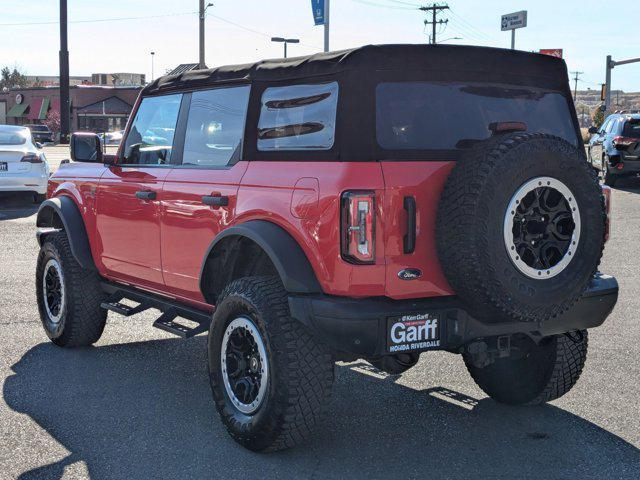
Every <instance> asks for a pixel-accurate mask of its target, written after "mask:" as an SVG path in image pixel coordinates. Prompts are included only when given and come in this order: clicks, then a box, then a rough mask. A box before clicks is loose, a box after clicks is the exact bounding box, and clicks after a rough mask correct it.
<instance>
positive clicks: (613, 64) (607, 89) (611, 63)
mask: <svg viewBox="0 0 640 480" xmlns="http://www.w3.org/2000/svg"><path fill="white" fill-rule="evenodd" d="M637 62H640V57H638V58H630V59H628V60H619V61H617V62H616V61H614V60H612V59H611V55H607V65H606V74H605V79H606V80H605V81H606V83H605V87H604V88H605V90H604V92H605V100H604V114H605V116H606V113H607V111H608V110H609V107H610V106H611V70H613V69H614V68H615V67H617V66H618V65H626V64H628V63H637Z"/></svg>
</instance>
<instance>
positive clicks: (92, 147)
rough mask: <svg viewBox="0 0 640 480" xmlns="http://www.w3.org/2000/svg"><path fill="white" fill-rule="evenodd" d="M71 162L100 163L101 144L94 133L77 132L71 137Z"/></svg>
mask: <svg viewBox="0 0 640 480" xmlns="http://www.w3.org/2000/svg"><path fill="white" fill-rule="evenodd" d="M70 147H71V160H73V161H74V162H91V163H102V144H101V143H100V137H99V136H98V135H96V134H95V133H89V132H78V133H74V134H72V135H71V142H70Z"/></svg>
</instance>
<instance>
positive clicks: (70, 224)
mask: <svg viewBox="0 0 640 480" xmlns="http://www.w3.org/2000/svg"><path fill="white" fill-rule="evenodd" d="M54 213H55V214H56V215H57V216H58V217H60V220H61V221H62V225H63V229H64V231H65V232H66V234H67V238H68V239H69V246H70V247H71V253H72V254H73V256H74V258H75V259H76V260H77V261H78V263H79V264H80V266H81V267H82V268H85V269H87V270H96V265H95V263H94V262H93V256H92V254H91V246H90V244H89V237H88V236H87V231H86V228H85V225H84V220H83V219H82V214H81V213H80V210H79V209H78V207H77V206H76V203H75V202H74V201H73V200H72V199H71V198H69V197H66V196H61V197H56V198H50V199H48V200H45V201H44V202H42V204H41V205H40V208H39V209H38V215H37V217H36V226H37V227H39V228H46V229H44V230H39V232H38V234H37V237H38V242H39V243H40V246H42V244H43V243H44V241H45V239H46V237H47V235H49V234H50V233H51V232H52V231H54V230H52V229H51V227H55V226H56V225H55V223H54Z"/></svg>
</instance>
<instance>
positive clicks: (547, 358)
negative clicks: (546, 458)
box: [463, 330, 588, 405]
mask: <svg viewBox="0 0 640 480" xmlns="http://www.w3.org/2000/svg"><path fill="white" fill-rule="evenodd" d="M587 347H588V334H587V331H586V330H581V331H577V332H572V333H570V334H564V335H554V336H551V337H546V338H544V339H542V341H541V342H540V343H539V344H537V345H536V344H534V343H533V341H532V340H530V339H526V340H521V343H520V354H517V355H516V356H511V357H506V358H498V359H496V360H495V361H494V362H493V363H492V364H490V365H488V366H485V367H478V366H476V365H474V362H473V358H472V356H471V355H469V354H468V353H465V354H464V355H463V358H464V362H465V365H466V366H467V370H468V371H469V373H470V374H471V377H472V378H473V380H474V381H475V382H476V384H477V385H478V386H479V387H480V388H481V389H482V390H483V391H484V392H485V393H486V394H487V395H489V396H490V397H491V398H493V399H494V400H496V401H497V402H500V403H506V404H509V405H538V404H541V403H545V402H550V401H551V400H555V399H557V398H560V397H561V396H562V395H564V394H565V393H567V392H568V391H569V390H571V388H572V387H573V386H574V385H575V384H576V382H577V381H578V378H580V374H581V373H582V369H583V367H584V364H585V361H586V359H587Z"/></svg>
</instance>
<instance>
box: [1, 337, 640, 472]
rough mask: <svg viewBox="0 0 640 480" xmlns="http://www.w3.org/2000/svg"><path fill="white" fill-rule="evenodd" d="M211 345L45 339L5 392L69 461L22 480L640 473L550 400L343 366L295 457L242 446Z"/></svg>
mask: <svg viewBox="0 0 640 480" xmlns="http://www.w3.org/2000/svg"><path fill="white" fill-rule="evenodd" d="M205 346H206V338H205V337H197V338H196V339H194V340H192V341H190V342H183V341H180V340H177V339H176V340H173V339H170V340H156V341H148V342H137V343H129V344H118V345H107V346H100V347H94V348H83V349H75V350H65V349H60V348H57V347H55V346H53V345H52V344H49V343H43V344H40V345H37V346H35V347H33V348H32V349H31V350H29V351H28V352H26V353H25V354H24V356H23V357H22V358H21V359H20V360H19V361H18V362H17V363H16V364H15V365H13V367H12V370H13V372H14V374H13V375H11V376H10V377H8V378H7V380H6V382H5V384H4V389H3V395H4V399H5V401H6V403H7V405H9V407H10V408H12V409H13V410H15V411H17V412H20V413H23V414H26V415H28V416H29V417H30V418H32V419H33V420H34V421H35V422H37V423H38V424H39V425H40V426H41V427H42V428H43V429H45V430H46V431H47V432H48V434H49V435H51V437H52V438H53V439H55V440H56V441H57V442H59V443H60V444H61V445H63V446H64V447H65V448H66V449H67V450H68V451H69V452H70V454H69V455H68V456H67V457H66V458H64V459H62V460H60V461H58V462H55V463H51V464H46V465H42V466H40V467H38V468H36V469H33V470H31V471H28V472H24V473H22V475H21V476H20V478H22V479H30V478H47V479H55V478H60V477H62V475H63V471H64V468H65V467H66V466H68V465H71V464H73V463H75V462H79V461H82V462H85V463H86V467H87V469H88V472H89V474H90V476H91V478H94V479H100V478H185V477H188V478H205V477H207V478H209V477H224V478H225V479H229V478H254V477H260V478H279V479H280V478H318V479H327V478H340V479H344V478H368V479H372V478H382V477H384V478H390V477H391V478H426V477H429V478H439V477H446V478H465V479H468V478H536V479H539V478H617V479H620V478H640V450H638V449H637V448H635V447H634V446H632V445H631V444H629V443H627V442H625V441H624V440H622V439H621V438H619V437H617V436H616V435H613V434H611V433H609V432H607V431H606V430H603V429H602V428H599V427H598V426H596V425H594V424H592V423H590V422H588V421H587V420H584V419H582V418H580V417H578V416H575V415H573V414H571V413H569V412H566V411H564V410H562V409H560V408H557V407H554V406H550V405H548V406H544V407H527V408H524V407H522V408H515V407H506V406H502V405H499V404H496V403H494V402H493V401H491V400H489V399H481V400H478V399H474V398H470V397H468V396H466V395H464V394H462V393H458V392H454V391H451V390H448V389H447V388H446V387H443V388H430V389H427V390H422V391H419V390H415V389H413V388H409V387H406V386H403V385H402V384H401V379H399V378H398V377H393V376H388V375H385V374H384V373H382V372H379V371H377V370H375V369H373V368H372V367H370V366H369V365H368V364H367V363H365V362H357V363H355V364H349V365H345V366H339V367H337V370H336V373H337V380H336V388H335V391H334V396H333V401H332V404H331V406H330V415H328V420H327V423H326V425H325V426H323V427H322V428H320V429H319V431H318V432H317V435H316V436H315V438H314V439H313V440H312V441H311V442H309V443H307V444H306V445H303V446H301V447H299V448H297V449H294V450H291V451H287V452H281V453H276V454H268V455H263V454H256V453H252V452H249V451H247V450H244V449H242V448H241V447H239V446H238V445H236V444H235V443H234V442H233V441H232V440H231V439H230V438H229V437H228V435H227V434H226V432H225V431H224V428H223V426H222V424H221V423H220V422H219V420H218V418H217V414H216V412H215V410H214V407H213V404H212V401H211V395H210V390H209V385H208V379H207V374H206V367H204V365H205V361H206V358H205V357H206V354H205V350H206V349H205Z"/></svg>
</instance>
